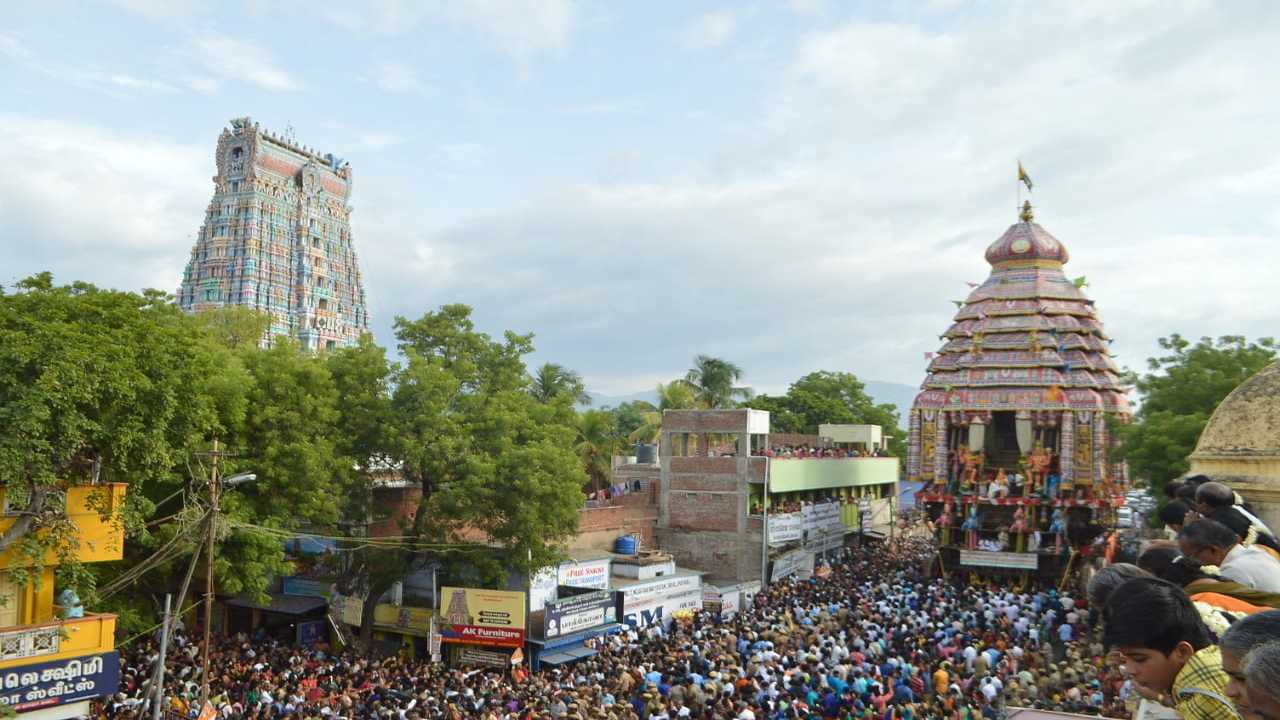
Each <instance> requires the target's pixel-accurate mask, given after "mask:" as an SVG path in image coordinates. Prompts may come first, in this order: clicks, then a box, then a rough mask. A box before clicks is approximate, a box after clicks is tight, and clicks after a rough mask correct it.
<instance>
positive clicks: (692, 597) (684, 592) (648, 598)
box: [622, 575, 702, 627]
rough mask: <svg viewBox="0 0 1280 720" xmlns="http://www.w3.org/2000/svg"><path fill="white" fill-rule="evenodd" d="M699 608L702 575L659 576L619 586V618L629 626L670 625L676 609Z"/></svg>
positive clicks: (700, 603) (700, 605)
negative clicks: (620, 608)
mask: <svg viewBox="0 0 1280 720" xmlns="http://www.w3.org/2000/svg"><path fill="white" fill-rule="evenodd" d="M701 608H702V576H700V575H677V576H675V577H660V578H655V579H653V580H649V581H648V582H645V583H641V584H636V585H631V586H628V587H625V588H623V589H622V619H623V621H625V622H626V623H627V624H628V625H631V626H633V627H648V626H649V625H652V624H654V623H658V622H660V623H662V624H663V625H670V624H671V614H672V613H674V612H676V611H678V610H698V609H701Z"/></svg>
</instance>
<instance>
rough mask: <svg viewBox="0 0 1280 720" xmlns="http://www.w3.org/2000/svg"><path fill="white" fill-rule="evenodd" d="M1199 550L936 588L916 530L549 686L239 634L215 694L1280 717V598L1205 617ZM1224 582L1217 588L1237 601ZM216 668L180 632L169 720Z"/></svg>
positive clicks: (907, 717)
mask: <svg viewBox="0 0 1280 720" xmlns="http://www.w3.org/2000/svg"><path fill="white" fill-rule="evenodd" d="M1193 522H1194V521H1193ZM1199 522H1212V521H1208V520H1204V519H1201V520H1199ZM1188 537H1189V536H1188V534H1187V532H1186V528H1183V529H1182V532H1181V534H1180V535H1179V538H1180V539H1181V540H1182V541H1183V542H1182V547H1181V550H1182V552H1184V553H1186V557H1184V556H1182V555H1177V554H1176V553H1175V557H1176V558H1182V559H1180V560H1177V559H1175V560H1172V561H1170V562H1168V563H1165V565H1164V566H1163V570H1162V569H1161V568H1156V566H1155V565H1151V566H1150V567H1149V568H1148V569H1142V568H1139V567H1137V566H1133V565H1114V566H1111V567H1109V568H1106V569H1104V570H1103V571H1101V572H1100V573H1099V574H1098V575H1097V576H1095V579H1094V581H1093V582H1092V583H1091V584H1090V587H1089V589H1088V593H1087V594H1086V595H1087V596H1079V597H1077V596H1075V594H1074V593H1068V592H1061V593H1060V592H1056V591H1055V590H1053V589H1045V590H1041V591H1033V590H1032V589H1030V588H1028V589H1026V590H1023V589H1017V588H1010V587H1001V586H997V585H989V584H983V583H980V582H973V581H972V579H971V578H953V580H952V581H947V580H943V579H931V578H929V577H928V576H927V575H926V573H925V570H926V567H927V565H928V564H929V558H930V557H931V556H932V555H933V552H934V548H933V546H932V542H931V541H930V540H929V539H928V538H924V537H921V536H919V535H914V536H910V537H908V538H906V539H902V540H899V541H898V542H897V543H895V544H893V545H892V546H890V547H888V548H878V549H876V550H875V551H874V552H860V551H857V550H846V551H845V553H846V555H845V557H844V558H842V559H841V560H839V561H838V562H836V563H834V564H833V565H832V566H831V567H830V572H829V573H827V572H825V571H824V572H823V573H821V575H823V577H816V576H815V577H814V578H812V579H804V580H799V579H788V580H785V581H783V582H780V583H775V584H773V585H770V586H769V587H768V588H766V589H765V590H764V591H762V592H760V593H759V594H757V595H756V596H755V597H754V599H753V600H752V601H751V602H750V604H749V606H748V607H745V608H743V610H742V611H741V612H739V613H737V614H736V615H734V616H732V617H729V618H723V619H722V618H719V617H713V616H712V615H710V614H708V613H698V614H695V615H694V616H693V617H692V618H691V619H688V620H678V621H676V622H674V623H672V624H671V626H670V627H669V628H666V629H664V628H663V627H662V626H661V625H654V626H651V627H648V628H629V629H627V630H624V631H623V632H620V633H618V634H614V635H611V636H608V637H607V638H604V639H602V640H601V641H600V645H599V646H598V648H597V649H598V651H599V652H598V654H596V655H594V656H592V657H590V658H587V659H585V660H581V661H579V662H577V663H576V664H574V665H571V666H567V667H565V668H546V669H542V670H540V671H537V672H533V673H527V672H524V671H523V670H518V671H515V672H512V671H507V672H497V671H492V670H485V669H469V668H449V667H445V666H444V665H440V664H432V663H429V662H424V661H413V660H407V659H404V658H398V657H393V658H386V659H380V660H379V659H369V658H365V657H359V656H356V655H353V654H337V655H333V654H329V653H327V652H325V651H323V650H319V649H315V648H311V649H303V648H298V647H289V646H284V645H279V644H274V643H272V642H269V641H261V640H259V641H253V640H250V639H248V638H245V637H243V636H240V637H235V638H231V639H227V640H224V641H222V642H220V643H219V644H218V646H217V648H216V654H215V656H214V658H213V667H214V668H215V670H214V672H213V673H212V675H213V677H212V693H211V695H212V700H213V705H214V707H215V708H216V709H217V712H218V714H219V716H220V717H222V718H227V719H229V720H231V719H239V718H396V719H401V718H403V719H404V720H417V719H427V718H449V719H455V718H488V719H495V720H496V719H500V718H501V719H506V718H521V719H523V718H557V719H560V718H564V719H566V720H579V719H582V720H586V719H590V718H626V719H628V720H667V719H669V718H716V719H720V718H723V719H729V718H738V719H744V720H755V719H757V718H758V719H760V720H765V719H766V718H768V719H770V720H772V719H774V718H841V719H843V718H874V719H876V720H899V719H902V720H911V719H913V718H949V719H952V720H977V718H979V717H981V718H994V717H1001V716H1003V713H1004V711H1005V708H1006V707H1009V706H1019V707H1037V708H1045V709H1052V710H1061V711H1068V712H1076V713H1083V714H1090V715H1102V716H1108V717H1129V716H1130V713H1131V712H1133V709H1134V707H1135V706H1139V708H1138V712H1139V715H1140V717H1179V716H1181V717H1186V718H1208V719H1212V720H1216V719H1218V718H1222V719H1226V718H1234V717H1238V715H1237V714H1236V713H1237V708H1243V709H1244V717H1246V718H1250V719H1252V718H1263V719H1264V720H1266V719H1268V718H1276V717H1280V716H1277V715H1275V714H1268V713H1267V708H1271V709H1273V710H1274V709H1275V703H1276V700H1275V699H1274V698H1272V697H1271V696H1270V695H1269V694H1268V693H1269V692H1272V690H1270V689H1269V688H1275V687H1280V684H1277V683H1272V684H1266V683H1267V682H1268V680H1267V678H1272V679H1275V678H1276V673H1277V669H1280V643H1277V642H1275V640H1276V638H1280V611H1275V610H1270V608H1271V607H1275V606H1276V605H1280V603H1274V604H1269V603H1268V602H1265V601H1266V600H1268V599H1274V598H1273V597H1271V596H1270V594H1269V593H1261V594H1258V593H1257V592H1252V593H1251V592H1249V589H1248V588H1247V584H1246V583H1243V582H1234V583H1232V584H1233V585H1237V586H1241V589H1237V592H1238V593H1239V594H1241V595H1247V596H1248V597H1250V598H1251V599H1252V601H1253V602H1251V603H1247V604H1248V605H1249V607H1247V608H1246V607H1240V606H1233V607H1234V610H1231V611H1227V610H1226V609H1224V608H1219V607H1215V606H1212V605H1211V604H1209V605H1206V602H1209V603H1211V602H1212V601H1213V600H1214V598H1213V597H1210V596H1211V595H1214V594H1217V595H1223V596H1224V597H1227V595H1225V594H1224V592H1217V593H1209V592H1207V591H1199V589H1198V588H1188V590H1184V589H1183V587H1182V586H1180V584H1177V583H1174V582H1169V581H1167V580H1163V579H1160V578H1157V577H1155V576H1154V575H1153V574H1152V573H1153V572H1165V573H1166V574H1167V567H1168V566H1169V565H1178V564H1183V563H1190V562H1196V561H1195V558H1194V557H1190V556H1192V555H1196V554H1200V555H1203V556H1204V558H1205V559H1209V557H1210V553H1209V552H1208V551H1205V552H1201V548H1200V547H1198V546H1196V545H1194V543H1191V542H1190V541H1188V540H1187V538H1188ZM1191 537H1199V536H1198V535H1194V534H1193V535H1192V536H1191ZM1150 552H1151V551H1150V550H1149V551H1148V553H1150ZM1230 552H1231V549H1230V548H1228V549H1227V553H1230ZM1152 562H1154V561H1152ZM1197 566H1198V567H1200V568H1201V569H1202V574H1205V575H1206V576H1207V575H1209V573H1206V572H1204V571H1203V568H1204V566H1203V565H1197ZM1212 577H1215V578H1216V577H1218V576H1217V575H1212ZM964 580H969V582H963V581H964ZM1220 580H1221V579H1220V578H1219V582H1218V584H1217V585H1215V586H1214V587H1213V589H1214V590H1216V591H1230V590H1232V588H1231V587H1228V586H1227V585H1228V583H1224V582H1220ZM957 581H959V582H957ZM1188 592H1193V594H1194V595H1196V596H1197V600H1193V599H1192V596H1190V595H1188ZM156 653H157V649H156V647H155V646H154V645H142V646H138V647H133V648H128V649H126V650H125V658H124V660H125V666H126V670H125V675H124V678H123V683H122V686H121V688H120V691H119V693H118V694H116V695H115V696H114V697H112V698H109V699H108V700H107V701H106V702H105V703H104V704H103V705H102V707H101V717H107V718H120V719H126V718H139V717H143V715H144V713H146V706H145V705H146V704H145V701H144V698H145V697H147V692H148V689H149V685H150V682H149V680H148V678H149V677H150V675H151V673H152V669H153V668H154V661H155V657H156ZM199 667H200V664H199V648H198V645H197V644H194V643H191V642H189V641H187V640H186V639H185V638H182V637H181V636H180V637H179V638H178V641H177V643H176V647H175V649H174V651H173V652H172V653H171V654H170V656H169V663H168V675H167V678H168V682H167V683H166V694H167V696H168V700H167V702H168V703H169V707H168V708H167V710H168V712H169V717H193V716H194V715H195V713H196V712H197V710H198V708H197V707H196V704H197V698H198V697H199V693H200V688H199V683H200V672H199ZM1246 687H1247V688H1248V692H1247V693H1246ZM1250 698H1252V704H1251V701H1250ZM1175 709H1176V712H1175ZM1177 713H1180V715H1179V714H1177Z"/></svg>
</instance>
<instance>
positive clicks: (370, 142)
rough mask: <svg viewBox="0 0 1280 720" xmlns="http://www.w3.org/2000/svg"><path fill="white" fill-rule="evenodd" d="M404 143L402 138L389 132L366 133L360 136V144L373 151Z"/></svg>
mask: <svg viewBox="0 0 1280 720" xmlns="http://www.w3.org/2000/svg"><path fill="white" fill-rule="evenodd" d="M402 142H404V138H402V137H400V136H399V135H397V134H395V133H389V132H366V133H361V134H360V144H361V145H364V146H365V147H367V148H373V149H374V150H381V149H383V148H389V147H391V146H392V145H399V144H400V143H402Z"/></svg>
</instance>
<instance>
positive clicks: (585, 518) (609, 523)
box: [578, 505, 626, 532]
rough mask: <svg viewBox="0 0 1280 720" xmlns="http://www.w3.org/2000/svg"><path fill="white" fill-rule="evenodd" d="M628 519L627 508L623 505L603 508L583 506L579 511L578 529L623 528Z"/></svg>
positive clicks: (584, 530)
mask: <svg viewBox="0 0 1280 720" xmlns="http://www.w3.org/2000/svg"><path fill="white" fill-rule="evenodd" d="M625 519H626V508H624V507H622V506H621V505H618V506H609V507H601V508H583V509H582V510H580V511H579V512H578V529H579V530H580V531H583V532H586V531H590V530H608V529H611V528H621V527H622V525H623V522H624V520H625Z"/></svg>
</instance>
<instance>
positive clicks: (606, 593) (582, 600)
mask: <svg viewBox="0 0 1280 720" xmlns="http://www.w3.org/2000/svg"><path fill="white" fill-rule="evenodd" d="M616 622H618V599H617V594H616V593H614V592H612V591H610V590H597V591H596V592H588V593H583V594H581V595H572V596H569V597H566V598H563V599H560V600H553V601H551V602H549V603H547V608H546V615H545V616H544V617H543V621H542V625H543V629H544V630H545V637H546V639H548V640H550V639H552V638H557V637H560V636H562V635H572V634H574V633H576V632H581V631H583V630H589V629H590V628H593V627H599V626H601V625H608V624H610V623H616Z"/></svg>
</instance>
